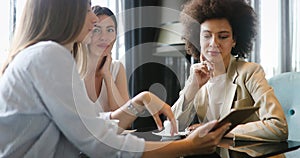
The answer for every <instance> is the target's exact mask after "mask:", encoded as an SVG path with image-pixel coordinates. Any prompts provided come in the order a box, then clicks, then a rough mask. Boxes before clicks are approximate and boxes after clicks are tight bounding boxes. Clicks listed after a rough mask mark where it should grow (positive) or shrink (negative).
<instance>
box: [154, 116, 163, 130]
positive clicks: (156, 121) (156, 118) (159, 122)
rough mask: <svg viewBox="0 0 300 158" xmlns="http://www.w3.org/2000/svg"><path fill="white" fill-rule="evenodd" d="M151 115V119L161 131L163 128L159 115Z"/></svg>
mask: <svg viewBox="0 0 300 158" xmlns="http://www.w3.org/2000/svg"><path fill="white" fill-rule="evenodd" d="M152 117H153V119H154V121H155V123H156V126H157V128H158V130H160V131H161V130H162V129H163V126H162V122H161V120H160V117H159V115H158V113H156V114H154V115H152Z"/></svg>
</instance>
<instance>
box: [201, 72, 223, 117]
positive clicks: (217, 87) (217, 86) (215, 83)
mask: <svg viewBox="0 0 300 158" xmlns="http://www.w3.org/2000/svg"><path fill="white" fill-rule="evenodd" d="M225 81H226V74H222V75H218V76H216V77H213V78H211V79H209V80H208V82H207V83H206V84H205V86H206V89H207V92H208V102H209V106H208V109H207V113H206V117H205V118H204V122H209V121H212V120H218V119H219V117H220V114H221V111H222V108H223V106H224V105H223V103H224V100H225V96H226V94H225V93H226V90H225V88H226V87H225Z"/></svg>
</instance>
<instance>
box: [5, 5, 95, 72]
mask: <svg viewBox="0 0 300 158" xmlns="http://www.w3.org/2000/svg"><path fill="white" fill-rule="evenodd" d="M89 3H90V1H89V0H27V1H26V4H25V6H24V9H23V13H22V16H21V19H20V22H19V25H18V26H17V28H16V31H15V34H14V38H13V40H12V43H11V47H10V50H9V55H8V58H7V60H6V61H5V62H4V65H3V66H2V68H1V72H0V75H1V76H2V75H3V74H4V72H5V70H6V68H7V67H8V66H9V64H10V63H11V62H12V61H13V59H14V57H15V56H16V55H18V53H19V52H20V51H22V50H23V49H25V48H27V47H29V46H31V45H33V44H35V43H38V42H40V41H48V40H51V41H54V42H57V43H60V44H62V45H64V44H67V43H71V42H75V39H76V38H77V36H78V35H79V34H80V32H81V30H82V28H83V25H84V22H85V17H86V14H87V9H88V4H89ZM76 47H77V45H74V48H75V49H74V50H73V53H74V56H75V55H76V54H77V48H76Z"/></svg>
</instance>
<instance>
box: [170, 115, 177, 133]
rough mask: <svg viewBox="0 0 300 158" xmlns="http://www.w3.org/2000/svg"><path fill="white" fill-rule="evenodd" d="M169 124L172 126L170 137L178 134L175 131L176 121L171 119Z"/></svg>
mask: <svg viewBox="0 0 300 158" xmlns="http://www.w3.org/2000/svg"><path fill="white" fill-rule="evenodd" d="M170 122H171V125H172V131H171V135H172V136H173V135H174V134H175V133H178V131H177V129H178V128H177V121H176V119H175V118H173V119H171V120H170Z"/></svg>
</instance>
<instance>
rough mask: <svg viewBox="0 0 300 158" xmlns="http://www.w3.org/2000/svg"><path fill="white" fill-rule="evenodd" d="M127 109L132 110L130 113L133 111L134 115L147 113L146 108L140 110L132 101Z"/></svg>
mask: <svg viewBox="0 0 300 158" xmlns="http://www.w3.org/2000/svg"><path fill="white" fill-rule="evenodd" d="M127 110H128V111H130V113H132V114H133V115H134V116H137V117H138V116H141V115H143V114H144V113H145V109H143V110H142V111H139V109H138V108H137V107H135V106H134V105H133V104H132V103H131V101H130V103H129V105H128V106H127Z"/></svg>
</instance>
